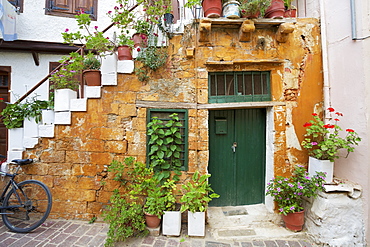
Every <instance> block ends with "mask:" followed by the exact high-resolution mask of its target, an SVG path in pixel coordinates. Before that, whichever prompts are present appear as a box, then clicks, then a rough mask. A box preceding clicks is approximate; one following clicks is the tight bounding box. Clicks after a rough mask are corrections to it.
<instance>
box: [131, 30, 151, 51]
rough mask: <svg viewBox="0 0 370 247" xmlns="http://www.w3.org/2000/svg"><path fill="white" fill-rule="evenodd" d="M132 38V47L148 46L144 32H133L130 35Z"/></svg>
mask: <svg viewBox="0 0 370 247" xmlns="http://www.w3.org/2000/svg"><path fill="white" fill-rule="evenodd" d="M132 40H133V41H134V47H135V48H136V47H138V46H140V47H147V46H148V35H146V34H144V33H135V34H134V35H133V36H132Z"/></svg>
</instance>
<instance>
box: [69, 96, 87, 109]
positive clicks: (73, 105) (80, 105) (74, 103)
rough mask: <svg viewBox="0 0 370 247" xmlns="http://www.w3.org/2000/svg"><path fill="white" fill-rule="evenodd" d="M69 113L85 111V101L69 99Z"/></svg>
mask: <svg viewBox="0 0 370 247" xmlns="http://www.w3.org/2000/svg"><path fill="white" fill-rule="evenodd" d="M70 110H71V111H86V110H87V99H86V98H85V99H71V102H70Z"/></svg>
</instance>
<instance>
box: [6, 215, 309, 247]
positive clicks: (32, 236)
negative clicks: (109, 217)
mask: <svg viewBox="0 0 370 247" xmlns="http://www.w3.org/2000/svg"><path fill="white" fill-rule="evenodd" d="M107 231H108V226H107V225H106V224H104V223H93V224H89V223H88V222H86V221H74V220H69V221H66V220H47V221H46V223H44V225H43V226H41V227H39V228H38V229H36V230H35V231H34V232H32V233H26V234H21V233H13V232H10V231H8V229H7V228H6V227H5V226H4V225H3V223H2V222H1V221H0V247H22V246H27V247H41V246H46V247H51V246H60V247H72V246H76V247H77V246H84V247H93V246H104V242H105V238H106V232H107ZM186 231H187V229H186V226H184V227H183V228H182V234H181V236H180V237H165V236H161V235H160V236H158V237H153V236H147V237H145V238H138V239H130V240H128V241H125V242H120V243H117V244H116V247H121V246H131V247H176V246H180V247H228V246H229V247H235V246H239V247H253V246H261V247H262V246H265V247H282V246H284V247H289V246H290V247H305V246H306V247H310V246H314V245H312V244H310V243H309V242H308V240H306V239H305V238H303V237H302V235H297V236H296V237H297V238H295V237H294V236H293V237H291V238H290V239H269V240H267V239H261V240H237V239H235V240H216V239H214V238H213V237H212V234H210V229H207V234H206V237H204V238H203V237H188V236H186Z"/></svg>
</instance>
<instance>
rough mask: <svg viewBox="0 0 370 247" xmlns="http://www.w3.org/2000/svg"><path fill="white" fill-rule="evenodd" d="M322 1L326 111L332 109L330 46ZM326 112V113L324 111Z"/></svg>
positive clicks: (321, 0)
mask: <svg viewBox="0 0 370 247" xmlns="http://www.w3.org/2000/svg"><path fill="white" fill-rule="evenodd" d="M319 1H320V24H321V47H322V66H323V76H324V110H326V109H327V108H328V107H330V103H331V99H330V80H329V79H330V78H329V61H328V59H329V58H328V44H327V33H326V16H325V9H324V5H325V4H324V1H325V0H319ZM324 112H325V111H324Z"/></svg>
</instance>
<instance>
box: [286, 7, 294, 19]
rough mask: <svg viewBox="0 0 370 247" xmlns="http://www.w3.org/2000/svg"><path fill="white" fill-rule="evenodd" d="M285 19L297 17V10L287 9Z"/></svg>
mask: <svg viewBox="0 0 370 247" xmlns="http://www.w3.org/2000/svg"><path fill="white" fill-rule="evenodd" d="M284 17H288V18H289V17H293V18H294V17H297V10H296V9H286V10H285V13H284Z"/></svg>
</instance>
